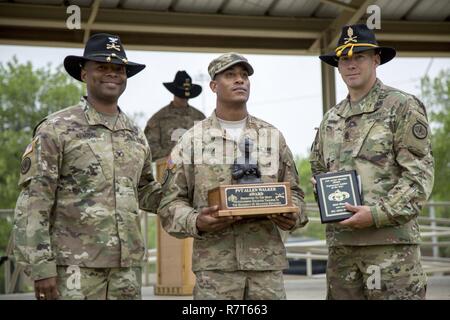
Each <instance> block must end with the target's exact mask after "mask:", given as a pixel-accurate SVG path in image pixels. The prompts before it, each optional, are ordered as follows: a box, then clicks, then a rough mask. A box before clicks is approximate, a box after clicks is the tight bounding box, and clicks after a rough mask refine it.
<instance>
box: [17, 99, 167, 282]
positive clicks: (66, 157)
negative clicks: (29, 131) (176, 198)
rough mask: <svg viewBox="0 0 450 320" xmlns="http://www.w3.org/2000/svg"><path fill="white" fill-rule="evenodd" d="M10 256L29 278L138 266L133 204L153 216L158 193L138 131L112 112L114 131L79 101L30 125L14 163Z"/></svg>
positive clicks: (139, 240) (139, 250) (136, 220)
mask: <svg viewBox="0 0 450 320" xmlns="http://www.w3.org/2000/svg"><path fill="white" fill-rule="evenodd" d="M19 186H20V187H21V193H20V195H19V198H18V200H17V204H16V210H15V225H14V233H15V243H16V247H15V254H16V257H17V259H18V261H19V262H22V263H24V264H26V265H27V269H28V272H30V275H31V277H32V278H33V279H43V278H47V277H51V276H56V265H78V266H81V267H89V268H105V267H129V266H139V265H140V264H141V261H142V257H143V254H144V243H143V241H142V235H141V233H140V217H139V206H140V207H141V208H142V209H144V210H147V211H153V212H156V209H157V206H158V204H159V199H160V196H161V187H160V185H159V183H157V182H156V181H154V178H153V175H152V171H151V152H150V148H149V146H148V144H147V140H146V139H145V136H144V133H143V132H142V130H140V129H139V128H138V127H137V126H136V125H134V124H133V123H132V122H131V120H130V119H129V118H128V117H127V116H126V115H125V114H124V113H123V112H120V113H119V115H118V118H117V122H116V125H115V127H114V128H113V127H112V125H111V124H109V123H108V122H105V120H104V119H103V118H102V116H101V114H99V113H98V112H97V111H96V110H95V109H94V108H93V107H92V106H90V105H89V104H88V103H87V101H86V100H85V99H84V98H82V99H81V102H80V103H79V104H78V105H75V106H72V107H69V108H66V109H64V110H61V111H59V112H56V113H54V114H52V115H50V116H48V117H47V118H45V119H44V121H43V122H41V124H40V125H39V126H38V128H37V130H36V131H35V135H34V138H33V141H32V143H31V144H30V145H29V146H28V147H27V149H26V151H25V153H24V155H23V158H22V164H21V175H20V180H19Z"/></svg>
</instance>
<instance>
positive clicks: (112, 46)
mask: <svg viewBox="0 0 450 320" xmlns="http://www.w3.org/2000/svg"><path fill="white" fill-rule="evenodd" d="M108 39H109V42H111V43H107V44H106V49H114V50H117V51H120V45H118V44H117V43H116V42H117V41H118V40H119V38H111V37H108Z"/></svg>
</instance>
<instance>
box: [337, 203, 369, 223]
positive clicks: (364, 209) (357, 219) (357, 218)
mask: <svg viewBox="0 0 450 320" xmlns="http://www.w3.org/2000/svg"><path fill="white" fill-rule="evenodd" d="M345 209H347V210H348V211H351V212H354V214H353V216H351V217H350V218H348V219H345V220H344V221H341V222H339V224H340V225H342V226H347V227H350V228H355V229H362V228H367V227H370V226H371V225H373V219H372V213H371V212H370V207H368V206H353V205H351V204H348V203H346V204H345Z"/></svg>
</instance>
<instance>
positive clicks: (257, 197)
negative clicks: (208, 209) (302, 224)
mask: <svg viewBox="0 0 450 320" xmlns="http://www.w3.org/2000/svg"><path fill="white" fill-rule="evenodd" d="M208 204H209V206H214V205H218V206H219V214H218V216H219V217H225V216H250V217H251V216H261V215H270V214H280V213H286V212H298V211H299V208H298V207H295V206H293V205H292V197H291V186H290V183H289V182H276V183H258V184H233V185H222V186H219V187H217V188H215V189H212V190H209V191H208Z"/></svg>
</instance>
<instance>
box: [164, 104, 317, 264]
mask: <svg viewBox="0 0 450 320" xmlns="http://www.w3.org/2000/svg"><path fill="white" fill-rule="evenodd" d="M269 132H272V135H270V133H269ZM255 133H256V134H257V136H258V137H259V138H260V139H261V140H256V137H254V138H252V140H253V141H258V143H259V146H258V147H257V148H258V150H257V152H258V156H257V158H256V157H255V159H257V161H258V166H259V168H260V170H261V174H262V177H261V179H262V182H281V181H287V182H290V184H291V192H292V201H293V204H294V205H296V206H298V207H300V208H301V214H300V219H299V220H298V222H297V225H296V226H295V228H298V227H300V226H303V225H305V224H306V223H307V221H308V219H307V217H306V214H305V210H304V201H303V198H304V193H303V191H302V189H300V187H299V184H298V174H297V169H296V168H295V163H294V160H293V158H292V153H291V151H290V150H289V148H288V146H287V145H286V142H285V140H284V138H283V136H282V135H281V133H280V132H279V131H278V130H277V129H276V128H274V127H273V126H271V125H270V124H268V123H266V122H264V121H262V120H259V119H257V118H255V117H253V116H250V115H249V116H248V118H247V123H246V127H245V129H244V130H243V133H242V136H243V137H244V136H247V137H252V135H253V134H255ZM273 133H275V134H273ZM269 135H270V136H271V137H270V139H267V141H269V142H268V143H267V144H264V145H263V144H262V143H261V141H262V140H264V138H265V137H267V136H269ZM272 137H273V138H272ZM272 142H275V144H273V143H272ZM255 145H256V143H255ZM189 146H193V147H194V148H193V149H191V151H188V152H185V153H183V151H181V150H182V149H183V148H187V149H189ZM255 149H256V148H255ZM185 150H186V149H185ZM192 150H194V151H192ZM219 150H220V151H219ZM222 150H227V151H225V152H222ZM197 151H200V152H199V153H196V152H197ZM254 151H256V150H254ZM182 154H184V155H185V157H186V158H191V159H184V161H183V163H180V160H179V159H181V158H182V157H183V155H182ZM237 154H238V152H237V143H236V142H235V141H234V140H232V138H231V137H230V136H229V135H227V133H226V132H225V130H223V129H222V128H221V126H220V123H219V121H218V120H217V118H216V116H215V112H213V114H212V115H211V116H210V117H209V118H207V119H205V120H203V121H202V122H200V123H198V124H196V125H195V126H194V127H193V128H191V129H190V130H189V131H188V132H187V133H186V134H185V135H184V136H183V137H182V138H181V139H180V141H179V142H178V144H177V145H176V147H175V148H174V150H173V151H172V153H171V158H169V161H168V168H169V169H167V170H166V177H165V181H164V183H163V198H162V199H161V203H160V207H159V209H158V215H159V217H160V219H161V223H162V226H163V228H164V229H165V230H166V231H167V232H168V233H169V234H171V235H172V236H175V237H177V238H186V237H194V247H193V256H192V269H193V271H199V270H224V271H235V270H281V269H284V268H286V267H287V266H288V264H287V260H286V250H285V247H284V244H283V241H282V240H283V239H282V238H283V236H284V235H285V234H283V232H282V231H281V229H279V228H277V226H276V225H275V224H274V223H273V222H271V221H270V220H269V219H267V218H265V217H263V218H259V219H255V218H246V219H242V220H240V221H238V222H236V223H234V224H233V225H231V226H230V227H227V228H225V229H222V230H220V231H217V232H202V233H199V232H198V230H197V227H196V220H197V216H198V214H199V212H200V210H201V209H202V208H204V207H208V190H211V189H213V188H216V187H218V186H219V185H221V184H232V177H231V171H230V170H231V166H232V165H231V164H232V163H234V160H235V159H236V157H237ZM239 154H240V153H239ZM217 155H219V156H217ZM177 156H178V159H175V160H174V158H176V157H177ZM200 157H203V160H202V161H203V163H201V164H200V163H199V158H200ZM192 158H194V159H192ZM189 161H191V162H189ZM190 163H195V164H190Z"/></svg>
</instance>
